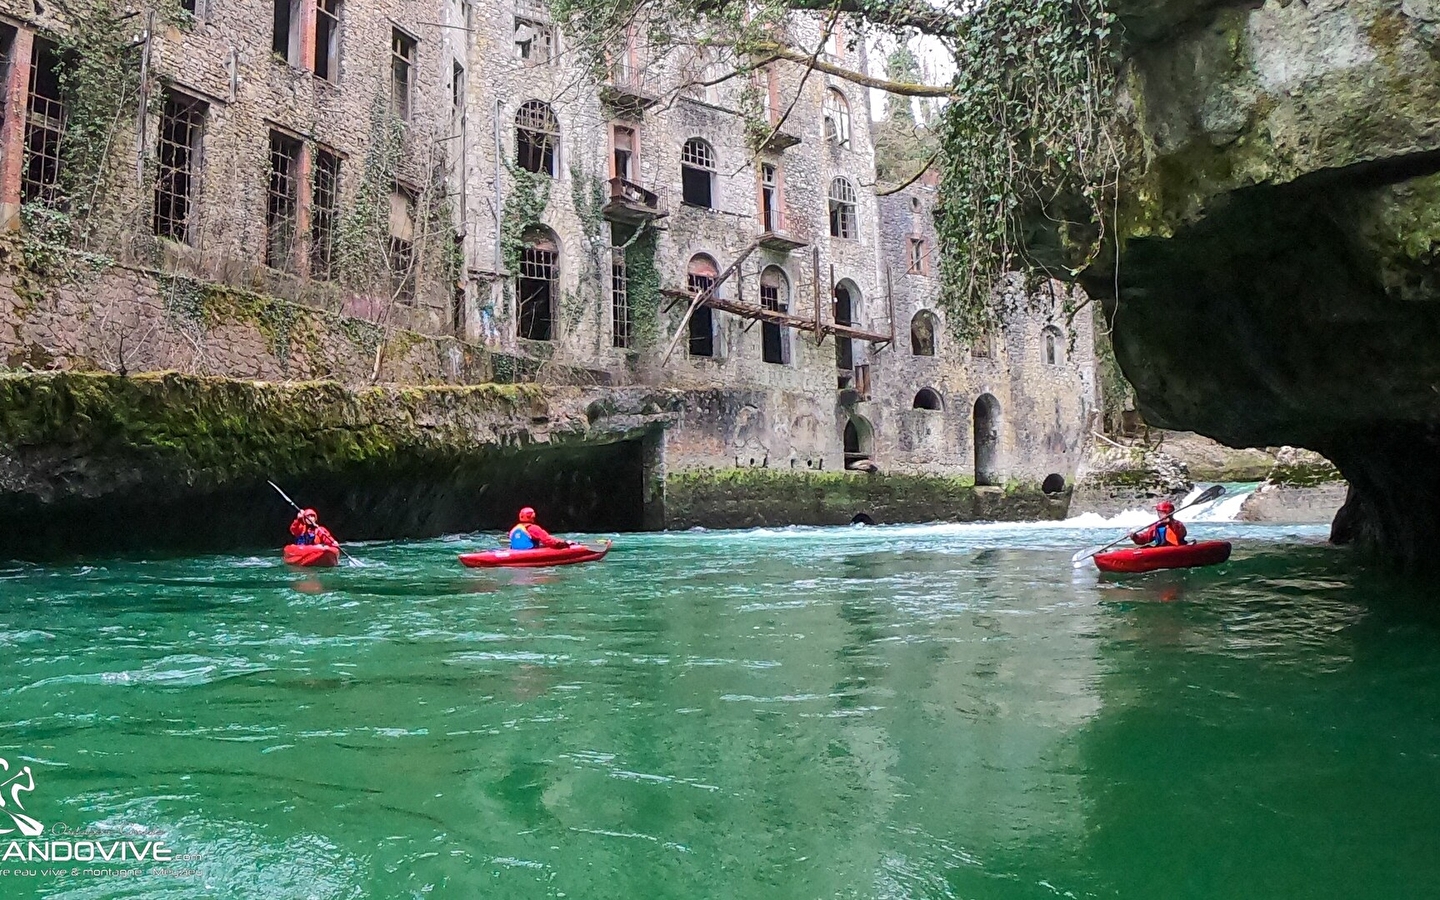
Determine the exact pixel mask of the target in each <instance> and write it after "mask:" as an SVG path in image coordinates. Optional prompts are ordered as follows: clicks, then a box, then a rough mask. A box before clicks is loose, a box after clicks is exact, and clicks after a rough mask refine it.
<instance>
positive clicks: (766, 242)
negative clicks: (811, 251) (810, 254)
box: [760, 227, 806, 253]
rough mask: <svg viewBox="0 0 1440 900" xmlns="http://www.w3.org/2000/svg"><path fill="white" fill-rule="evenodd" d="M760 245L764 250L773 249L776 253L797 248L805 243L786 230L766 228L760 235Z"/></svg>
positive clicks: (787, 251)
mask: <svg viewBox="0 0 1440 900" xmlns="http://www.w3.org/2000/svg"><path fill="white" fill-rule="evenodd" d="M760 246H761V247H764V248H765V249H766V250H773V251H775V252H776V253H789V252H790V251H792V250H799V249H800V248H801V247H804V246H806V243H805V242H804V241H802V240H800V239H799V238H797V237H796V236H795V235H792V234H789V233H788V232H785V231H782V230H779V229H774V228H773V227H772V228H767V229H766V230H765V231H764V232H763V233H761V235H760Z"/></svg>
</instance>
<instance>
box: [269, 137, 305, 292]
mask: <svg viewBox="0 0 1440 900" xmlns="http://www.w3.org/2000/svg"><path fill="white" fill-rule="evenodd" d="M299 173H300V142H299V141H298V140H296V139H294V138H292V137H288V136H286V135H283V134H281V133H280V132H278V131H272V132H270V187H269V189H268V190H267V191H266V195H265V265H267V266H269V267H270V268H272V269H280V270H281V271H285V272H289V271H292V270H293V267H294V251H295V225H296V219H297V213H298V210H299V199H300V185H299V181H298V177H299Z"/></svg>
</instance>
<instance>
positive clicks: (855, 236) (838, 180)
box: [829, 175, 860, 241]
mask: <svg viewBox="0 0 1440 900" xmlns="http://www.w3.org/2000/svg"><path fill="white" fill-rule="evenodd" d="M837 188H841V189H842V191H843V192H848V194H849V196H848V198H847V197H844V196H836V189H837ZM859 197H860V195H859V194H858V192H856V190H855V185H853V184H851V183H850V179H848V178H846V177H844V176H843V175H836V176H835V177H834V178H832V179H831V180H830V194H829V206H830V236H831V237H832V238H837V239H839V240H842V241H854V240H859V238H860V213H859V210H858V206H859Z"/></svg>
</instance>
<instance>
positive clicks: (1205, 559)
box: [1095, 541, 1230, 572]
mask: <svg viewBox="0 0 1440 900" xmlns="http://www.w3.org/2000/svg"><path fill="white" fill-rule="evenodd" d="M1229 558H1230V542H1229V541H1197V542H1196V543H1194V544H1182V545H1180V546H1179V547H1135V548H1132V549H1129V550H1112V551H1110V552H1109V553H1097V554H1095V567H1096V568H1098V569H1099V570H1100V571H1102V572H1153V571H1155V570H1156V569H1189V568H1192V567H1194V566H1213V565H1216V564H1217V563H1223V562H1224V561H1225V560H1227V559H1229Z"/></svg>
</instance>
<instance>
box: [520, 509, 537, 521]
mask: <svg viewBox="0 0 1440 900" xmlns="http://www.w3.org/2000/svg"><path fill="white" fill-rule="evenodd" d="M520 521H522V522H533V521H535V510H533V509H531V508H530V507H528V506H527V507H525V508H524V509H522V510H520Z"/></svg>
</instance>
